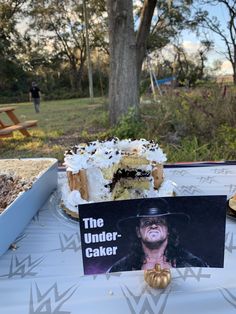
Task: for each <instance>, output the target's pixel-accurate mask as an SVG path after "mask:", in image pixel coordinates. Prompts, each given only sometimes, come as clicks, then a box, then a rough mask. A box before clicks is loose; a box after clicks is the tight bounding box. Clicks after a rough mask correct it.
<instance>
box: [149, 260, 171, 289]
mask: <svg viewBox="0 0 236 314" xmlns="http://www.w3.org/2000/svg"><path fill="white" fill-rule="evenodd" d="M144 279H145V281H146V282H147V283H148V284H149V286H150V287H152V288H156V289H157V288H160V289H164V288H166V287H167V286H168V284H169V283H170V281H171V274H170V270H169V269H167V268H163V269H161V266H160V265H159V264H156V265H155V267H154V268H153V269H149V270H145V271H144Z"/></svg>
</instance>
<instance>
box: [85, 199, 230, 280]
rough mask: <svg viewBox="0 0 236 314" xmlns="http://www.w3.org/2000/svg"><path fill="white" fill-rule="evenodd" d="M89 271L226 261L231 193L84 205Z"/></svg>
mask: <svg viewBox="0 0 236 314" xmlns="http://www.w3.org/2000/svg"><path fill="white" fill-rule="evenodd" d="M79 216H80V220H79V223H80V233H81V244H82V256H83V267H84V274H86V275H89V274H101V273H107V272H117V271H130V270H141V269H150V268H153V264H152V263H153V262H154V261H155V260H156V261H157V262H159V263H161V264H162V267H166V268H171V267H176V268H179V267H223V266H224V240H225V221H226V196H223V195H220V196H191V197H189V196H178V197H163V198H150V199H135V200H124V201H113V202H101V203H90V204H83V205H79Z"/></svg>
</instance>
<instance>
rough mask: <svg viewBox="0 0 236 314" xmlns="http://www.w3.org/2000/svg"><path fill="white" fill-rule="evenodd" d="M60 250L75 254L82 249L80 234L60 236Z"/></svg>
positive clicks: (63, 234)
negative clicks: (70, 251) (71, 251)
mask: <svg viewBox="0 0 236 314" xmlns="http://www.w3.org/2000/svg"><path fill="white" fill-rule="evenodd" d="M59 241H60V248H59V249H56V250H60V251H61V252H62V253H63V252H65V251H67V250H73V251H75V252H77V251H79V250H80V249H81V244H80V237H79V234H78V232H76V233H72V234H71V235H66V234H65V233H60V234H59Z"/></svg>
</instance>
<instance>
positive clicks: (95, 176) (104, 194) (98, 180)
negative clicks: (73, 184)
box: [86, 168, 111, 202]
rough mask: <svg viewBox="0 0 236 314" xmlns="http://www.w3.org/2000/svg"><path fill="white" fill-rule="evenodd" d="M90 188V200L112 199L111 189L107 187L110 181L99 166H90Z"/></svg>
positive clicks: (88, 174)
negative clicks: (105, 177)
mask: <svg viewBox="0 0 236 314" xmlns="http://www.w3.org/2000/svg"><path fill="white" fill-rule="evenodd" d="M86 173H87V180H88V190H89V201H94V202H101V201H109V200H110V199H111V192H110V189H109V188H108V187H107V188H106V187H105V186H106V185H107V184H109V183H110V181H108V180H105V179H104V177H103V174H102V171H101V170H100V169H99V168H89V169H87V171H86Z"/></svg>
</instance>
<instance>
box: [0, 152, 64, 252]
mask: <svg viewBox="0 0 236 314" xmlns="http://www.w3.org/2000/svg"><path fill="white" fill-rule="evenodd" d="M27 159H28V160H29V158H27ZM39 159H40V160H52V165H51V166H49V168H48V169H47V170H46V171H45V172H43V173H42V174H41V175H39V176H38V178H37V180H36V181H35V182H34V183H33V185H32V188H31V189H29V190H27V191H25V192H23V193H21V194H19V196H18V197H17V198H16V199H15V200H14V201H13V202H12V203H11V204H10V205H9V206H8V207H7V208H6V209H5V210H4V211H3V212H2V214H0V256H1V255H2V254H4V253H5V252H6V251H7V250H8V248H9V247H10V245H11V244H12V243H13V242H14V240H15V239H16V238H17V237H18V236H19V235H20V233H22V231H23V230H24V229H25V227H26V226H27V224H28V223H29V222H30V221H31V219H32V218H33V217H34V215H35V214H36V213H37V211H38V210H39V209H40V208H41V207H42V206H43V205H44V203H45V202H46V201H47V199H48V198H49V196H50V194H51V193H52V192H53V191H54V190H55V189H56V188H57V169H58V164H57V159H55V158H30V160H39ZM25 160H26V159H25Z"/></svg>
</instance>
